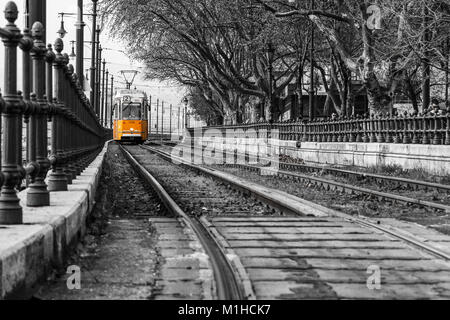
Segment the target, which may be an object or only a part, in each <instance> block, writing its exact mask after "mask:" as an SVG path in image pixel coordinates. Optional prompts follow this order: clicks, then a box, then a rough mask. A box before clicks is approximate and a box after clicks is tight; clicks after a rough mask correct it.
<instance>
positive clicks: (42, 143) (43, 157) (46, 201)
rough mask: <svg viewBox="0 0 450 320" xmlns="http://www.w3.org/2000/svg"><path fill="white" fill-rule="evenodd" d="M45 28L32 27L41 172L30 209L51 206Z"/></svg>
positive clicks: (31, 189) (33, 187) (33, 186)
mask: <svg viewBox="0 0 450 320" xmlns="http://www.w3.org/2000/svg"><path fill="white" fill-rule="evenodd" d="M43 32H44V26H43V25H42V24H41V23H40V22H35V23H34V24H33V27H32V35H33V39H34V47H33V49H32V50H31V57H32V60H33V89H34V91H35V93H36V97H37V102H38V104H39V110H38V111H37V112H36V113H35V114H34V115H33V117H35V119H36V131H35V132H32V134H35V137H34V138H35V141H36V162H37V163H38V164H39V170H38V172H37V174H36V176H35V178H34V181H33V182H32V183H31V184H30V186H29V190H28V192H27V205H28V206H30V207H41V206H48V205H50V193H49V191H48V189H47V184H46V183H45V178H46V176H47V171H48V169H49V168H50V161H49V160H48V158H47V157H48V155H47V153H48V152H47V142H48V141H47V114H48V105H47V101H46V99H45V92H44V90H45V82H44V81H43V80H42V79H43V78H45V61H44V59H45V55H46V53H47V47H46V46H45V44H44V42H43V41H42V36H43Z"/></svg>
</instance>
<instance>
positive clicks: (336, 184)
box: [188, 146, 450, 213]
mask: <svg viewBox="0 0 450 320" xmlns="http://www.w3.org/2000/svg"><path fill="white" fill-rule="evenodd" d="M188 147H189V146H188ZM194 148H198V149H200V147H194ZM225 153H226V154H230V155H233V154H234V153H230V152H225ZM202 156H203V157H206V158H210V159H215V158H214V157H209V156H205V155H204V154H203V155H202ZM260 159H262V160H270V159H266V158H261V157H260ZM279 164H280V167H281V166H283V165H285V166H292V165H297V166H303V167H308V168H310V167H311V168H315V169H318V171H320V170H322V169H324V170H329V169H328V168H320V167H314V166H308V165H300V164H290V163H284V162H279ZM232 166H238V167H242V168H247V169H250V170H259V172H260V173H261V171H262V170H266V171H268V170H271V169H270V168H266V167H260V166H253V165H249V164H232ZM336 170H340V169H336ZM341 171H342V172H345V170H341ZM348 172H351V173H355V174H359V173H358V172H354V171H348ZM274 173H276V174H277V175H280V176H283V175H284V176H290V177H293V178H298V179H300V180H307V181H310V182H314V183H316V184H320V185H322V186H324V187H328V186H333V187H334V188H337V189H342V190H344V191H345V190H348V191H351V192H356V193H362V194H366V195H369V196H377V197H380V198H383V199H389V200H391V201H398V202H403V203H406V204H416V205H420V206H423V207H429V208H433V209H435V210H440V211H444V212H445V213H450V206H448V205H445V204H440V203H437V202H431V201H426V200H420V199H413V198H409V197H405V196H401V195H396V194H391V193H386V192H381V191H376V190H373V189H369V188H363V187H358V186H353V185H350V184H346V183H342V182H338V181H333V180H329V179H323V178H318V177H313V176H310V175H304V174H300V173H296V172H291V171H282V170H275V171H274ZM361 175H367V176H372V177H375V178H378V179H390V180H395V181H397V182H402V183H408V184H417V185H419V184H420V185H423V186H429V187H432V188H440V189H443V190H448V191H450V186H446V185H441V184H434V183H428V182H422V181H416V180H410V179H403V178H395V177H387V176H382V175H373V174H366V173H361ZM385 177H386V178H385Z"/></svg>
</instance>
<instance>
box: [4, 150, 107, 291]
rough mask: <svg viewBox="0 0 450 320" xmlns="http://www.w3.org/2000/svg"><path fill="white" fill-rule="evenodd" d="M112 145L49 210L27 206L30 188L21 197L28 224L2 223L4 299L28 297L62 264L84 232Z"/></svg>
mask: <svg viewBox="0 0 450 320" xmlns="http://www.w3.org/2000/svg"><path fill="white" fill-rule="evenodd" d="M108 146H109V142H107V143H106V144H105V146H104V148H103V150H102V151H101V152H100V154H99V155H98V156H97V158H96V159H95V160H94V161H93V162H92V163H91V164H90V165H89V167H88V168H87V169H85V170H84V171H83V173H82V174H81V175H80V176H78V177H77V179H76V180H74V181H73V185H70V186H69V191H65V192H52V193H51V195H50V206H49V207H42V208H29V207H26V205H25V202H26V190H25V191H23V192H21V193H20V194H19V198H20V200H21V205H22V207H23V219H24V224H22V225H14V226H6V225H0V299H8V298H11V299H14V298H28V297H29V296H30V295H31V294H32V292H33V289H34V287H35V285H36V284H37V283H38V282H39V281H40V280H42V279H45V277H46V276H47V275H48V273H49V272H50V271H51V270H52V268H53V267H58V266H62V265H63V263H64V261H65V258H66V254H67V252H68V249H69V248H70V247H71V246H72V245H73V244H75V243H76V242H77V241H78V240H79V239H80V238H81V237H82V236H83V235H84V232H85V230H86V218H87V216H88V214H89V213H90V212H91V211H92V209H93V208H94V205H95V193H96V190H97V187H98V184H99V182H100V177H101V173H102V166H103V162H104V159H105V155H106V152H107V149H108Z"/></svg>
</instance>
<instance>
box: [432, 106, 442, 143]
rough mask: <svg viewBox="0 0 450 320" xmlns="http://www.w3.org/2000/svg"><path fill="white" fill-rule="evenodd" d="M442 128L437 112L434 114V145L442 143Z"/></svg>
mask: <svg viewBox="0 0 450 320" xmlns="http://www.w3.org/2000/svg"><path fill="white" fill-rule="evenodd" d="M440 129H441V128H440V126H439V118H438V115H437V114H435V115H434V134H433V144H434V145H438V144H441V135H440V133H439V130H440Z"/></svg>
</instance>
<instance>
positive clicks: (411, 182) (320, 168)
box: [187, 146, 450, 192]
mask: <svg viewBox="0 0 450 320" xmlns="http://www.w3.org/2000/svg"><path fill="white" fill-rule="evenodd" d="M187 147H189V146H187ZM194 148H198V149H200V147H199V146H194ZM219 152H220V151H219ZM222 152H223V153H225V154H229V155H235V154H234V153H231V152H228V151H222ZM241 155H242V153H241ZM259 158H260V159H262V160H271V159H268V158H264V157H259ZM279 164H280V167H281V168H289V167H297V168H304V169H310V170H314V171H316V172H320V171H328V172H330V173H333V172H335V173H342V174H347V175H353V176H358V177H361V178H372V179H381V180H386V181H391V182H397V183H402V184H405V185H415V186H418V187H422V188H429V189H435V190H442V191H445V192H450V185H446V184H441V183H434V182H428V181H419V180H413V179H408V178H401V177H392V176H386V175H381V174H375V173H369V172H358V171H353V170H346V169H339V168H333V167H328V166H315V165H309V164H300V163H289V162H282V161H279Z"/></svg>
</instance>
